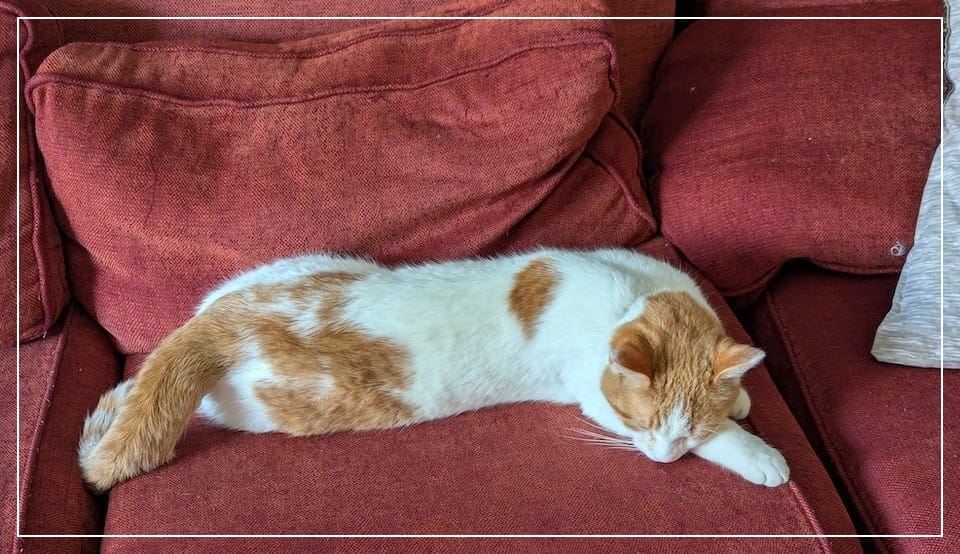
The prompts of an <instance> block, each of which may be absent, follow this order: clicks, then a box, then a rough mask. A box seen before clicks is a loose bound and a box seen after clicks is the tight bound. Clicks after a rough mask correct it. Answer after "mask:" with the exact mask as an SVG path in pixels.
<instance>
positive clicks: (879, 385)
mask: <svg viewBox="0 0 960 554" xmlns="http://www.w3.org/2000/svg"><path fill="white" fill-rule="evenodd" d="M895 285H896V277H895V276H874V277H859V276H849V275H842V274H837V273H831V272H828V271H824V270H822V269H818V268H814V267H810V266H796V267H794V266H791V267H790V268H789V269H787V270H785V271H784V274H783V275H782V276H781V277H779V278H778V279H777V280H776V281H775V282H774V283H773V284H772V285H771V286H770V289H769V290H768V291H767V293H765V295H764V297H763V301H762V302H761V303H760V304H759V305H758V306H757V307H756V308H755V310H754V313H753V314H752V315H751V318H750V319H751V320H752V321H751V323H750V324H749V325H750V327H752V328H753V331H754V335H755V336H756V337H757V340H758V341H759V342H760V344H761V345H762V346H763V347H764V348H765V349H766V350H767V352H768V356H767V365H768V366H769V367H770V370H771V372H772V373H773V374H774V376H775V378H776V379H777V381H778V384H779V385H781V386H780V388H781V390H784V391H785V394H787V399H788V401H789V402H790V403H791V407H792V408H793V409H794V410H795V411H796V412H801V413H802V412H806V416H801V421H804V420H806V421H807V425H806V427H807V429H806V430H807V431H808V432H809V434H810V435H811V436H812V437H814V440H815V441H816V442H820V443H821V444H822V446H823V451H824V453H825V454H826V455H827V456H828V459H829V460H830V461H831V463H832V466H833V467H834V468H835V471H836V474H837V476H838V481H839V482H840V483H841V484H842V485H843V486H844V487H845V492H846V494H848V495H849V497H850V499H851V504H852V505H853V507H854V508H855V510H856V513H857V514H858V517H859V518H861V519H862V524H863V527H864V528H863V529H862V531H863V532H866V533H872V534H893V535H910V534H938V533H939V532H940V478H941V473H940V371H939V370H936V369H921V368H912V367H903V366H896V365H890V364H884V363H880V362H877V361H875V360H874V359H873V358H872V357H871V356H870V345H871V343H872V341H873V331H874V329H876V326H877V324H878V323H879V322H880V320H881V319H882V318H883V315H884V312H885V311H886V309H887V308H888V307H889V305H890V299H891V298H892V297H893V290H894V286H895ZM944 377H945V380H944V383H943V385H944V392H943V394H944V396H945V398H946V399H947V402H946V406H945V409H946V412H945V414H944V423H945V427H944V433H945V434H944V444H945V449H946V450H945V454H946V455H945V459H944V462H945V464H946V467H945V472H946V475H947V476H948V478H947V479H946V487H947V488H946V491H945V493H946V501H947V503H946V506H945V508H946V515H947V519H946V527H945V533H946V535H947V537H948V540H946V541H944V540H939V541H938V540H920V539H909V540H908V539H889V540H886V541H885V543H884V544H882V545H881V546H883V547H884V548H886V549H889V550H891V551H895V552H957V551H960V517H958V515H960V487H958V486H957V480H956V479H952V478H950V476H952V475H956V474H957V471H960V457H958V455H957V448H958V446H960V408H958V407H957V404H956V402H951V401H950V399H955V398H957V397H958V395H960V374H957V373H956V372H947V373H946V375H945V376H944ZM786 391H792V392H786Z"/></svg>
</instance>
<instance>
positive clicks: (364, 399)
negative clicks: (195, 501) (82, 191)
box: [79, 249, 789, 491]
mask: <svg viewBox="0 0 960 554" xmlns="http://www.w3.org/2000/svg"><path fill="white" fill-rule="evenodd" d="M762 358H763V352H762V351H760V350H758V349H756V348H753V347H751V346H746V345H741V344H737V343H736V342H734V341H733V340H732V339H730V338H729V337H727V336H726V334H725V333H724V331H723V328H722V326H721V324H720V321H719V319H718V318H717V316H716V315H715V314H714V312H713V311H712V310H711V309H710V307H709V305H708V304H707V301H706V299H705V298H704V296H703V294H702V293H701V292H700V290H699V289H698V288H697V286H696V285H695V284H694V282H693V280H692V279H691V278H690V277H689V276H687V275H686V274H684V273H682V272H680V271H678V270H676V269H674V268H672V267H671V266H669V265H668V264H666V263H663V262H660V261H657V260H654V259H652V258H649V257H647V256H643V255H640V254H638V253H635V252H632V251H628V250H619V249H606V250H597V251H593V252H579V251H565V250H553V249H542V250H538V251H534V252H530V253H526V254H518V255H512V256H505V257H500V258H496V259H484V260H470V261H453V262H446V263H435V264H425V265H418V266H402V267H397V268H393V269H388V268H385V267H382V266H379V265H377V264H375V263H372V262H369V261H366V260H363V259H359V258H349V257H338V256H333V255H326V254H321V255H314V256H302V257H297V258H290V259H283V260H279V261H277V262H274V263H272V264H270V265H266V266H263V267H260V268H258V269H256V270H254V271H251V272H249V273H246V274H243V275H240V276H239V277H237V278H235V279H233V280H231V281H228V282H226V283H225V284H223V285H222V286H221V287H220V288H218V289H216V290H215V291H213V292H212V293H211V294H210V295H209V296H207V297H206V298H205V299H204V300H203V302H202V303H201V304H200V306H199V308H198V310H197V314H196V315H195V316H194V317H193V318H192V319H190V320H189V321H188V322H187V323H186V324H184V325H183V326H182V327H180V328H179V329H177V330H176V331H174V332H173V333H172V334H171V335H170V336H168V337H167V338H166V339H165V340H164V341H163V342H162V343H161V344H160V345H159V346H158V347H157V349H156V350H155V351H154V352H153V353H152V354H151V355H150V356H149V357H148V358H147V360H146V361H145V362H144V364H143V367H142V369H141V370H140V372H139V373H138V374H137V375H136V376H135V377H134V378H132V379H130V380H128V381H125V382H123V383H121V384H120V385H118V386H117V387H116V388H114V389H113V390H111V391H109V392H108V393H106V394H104V396H103V397H102V398H101V399H100V403H99V405H98V406H97V409H96V411H94V413H93V414H91V415H90V416H89V417H87V420H86V422H85V424H84V428H83V434H82V437H81V440H80V447H79V458H80V467H81V469H82V471H83V476H84V478H85V479H86V481H87V482H88V483H89V485H90V486H91V488H93V489H94V490H96V491H106V490H108V489H110V488H111V487H113V486H114V485H116V484H117V483H119V482H121V481H124V480H126V479H129V478H131V477H133V476H135V475H138V474H140V473H143V472H145V471H149V470H151V469H153V468H155V467H157V466H158V465H160V464H163V463H165V462H167V461H169V460H171V459H172V458H173V456H174V446H175V445H176V443H177V441H178V440H179V439H180V436H181V435H182V434H183V432H184V429H185V427H186V425H187V422H188V421H189V419H190V418H191V416H192V415H193V414H194V413H195V412H198V411H199V413H200V414H201V415H202V416H204V417H205V418H207V419H209V420H212V421H213V422H215V423H217V424H220V425H223V426H226V427H230V428H233V429H239V430H243V431H249V432H253V433H266V432H273V431H276V432H282V433H288V434H290V435H316V434H324V433H333V432H337V431H344V430H365V429H381V428H389V427H398V426H404V425H412V424H415V423H419V422H423V421H428V420H432V419H437V418H442V417H447V416H451V415H454V414H458V413H461V412H465V411H468V410H475V409H477V408H482V407H485V406H492V405H495V404H502V403H507V402H520V401H525V400H534V401H546V402H559V403H568V404H578V405H579V406H580V408H581V410H582V411H583V413H584V414H585V415H586V416H587V417H589V418H591V419H593V420H594V421H595V422H596V423H597V424H599V426H600V427H602V428H603V429H604V430H606V431H607V432H609V433H610V434H611V435H612V436H611V437H609V438H601V439H598V440H601V441H606V442H607V443H611V444H617V445H621V446H622V445H631V446H632V447H635V448H636V449H637V450H639V451H640V452H642V453H644V454H645V455H646V456H647V457H648V458H650V459H651V460H654V461H658V462H671V461H673V460H676V459H677V458H679V457H680V456H682V455H683V454H684V453H686V452H688V451H691V452H693V453H694V454H696V455H697V456H700V457H701V458H705V459H707V460H710V461H712V462H714V463H716V464H718V465H720V466H723V467H725V468H727V469H729V470H732V471H734V472H736V473H738V474H740V475H741V476H743V477H744V478H745V479H747V480H748V481H750V482H752V483H757V484H762V485H766V486H770V487H773V486H778V485H781V484H783V483H785V482H786V481H787V479H788V475H789V470H788V468H787V464H786V461H785V460H784V458H783V456H781V455H780V453H779V452H778V451H777V450H775V449H773V448H772V447H770V446H768V445H767V444H765V443H764V442H763V441H762V440H761V439H759V438H758V437H756V436H754V435H752V434H750V433H748V432H747V431H745V430H743V429H742V428H741V427H740V426H739V425H737V424H736V423H734V421H732V420H731V418H734V419H739V418H742V417H744V416H746V414H747V412H748V411H749V409H750V399H749V397H748V396H747V394H746V392H745V391H744V390H743V389H742V388H741V387H740V377H741V376H742V375H743V374H744V372H746V371H747V370H748V369H750V368H751V367H753V366H755V365H756V364H757V363H759V362H760V360H761V359H762Z"/></svg>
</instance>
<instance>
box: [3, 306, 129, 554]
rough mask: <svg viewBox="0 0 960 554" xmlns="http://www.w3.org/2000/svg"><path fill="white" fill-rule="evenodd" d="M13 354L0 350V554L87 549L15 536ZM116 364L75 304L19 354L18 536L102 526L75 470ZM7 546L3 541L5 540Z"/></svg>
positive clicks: (82, 544) (75, 542)
mask: <svg viewBox="0 0 960 554" xmlns="http://www.w3.org/2000/svg"><path fill="white" fill-rule="evenodd" d="M15 362H16V349H15V348H13V347H4V348H2V349H0V379H2V383H0V414H3V416H2V418H3V419H2V422H3V423H2V427H3V428H2V436H3V437H4V441H3V443H2V444H3V447H2V458H3V460H2V461H3V463H2V467H3V472H4V474H3V479H2V482H3V491H2V502H3V504H2V514H0V515H2V517H0V520H2V521H3V536H2V537H0V551H2V552H15V551H17V549H18V548H19V547H21V546H23V547H25V548H26V550H27V551H36V550H44V551H46V550H50V551H60V552H64V551H78V550H83V551H90V550H91V549H95V548H96V546H97V543H98V541H97V540H95V539H92V540H91V539H70V540H66V539H56V540H54V539H50V540H45V539H44V540H40V539H24V540H22V541H17V540H16V539H15V536H14V535H15V533H14V525H15V522H16V520H17V518H16V502H15V497H16V494H15V490H16V489H15V487H16V486H17V483H16V481H15V479H14V477H15V473H14V471H15V469H14V468H15V467H16V464H17V462H16V461H15V457H16V450H15V448H16V443H15V441H14V436H15V429H16V415H17V414H16V409H15V406H16V390H17V388H16V386H15V379H16V366H15ZM119 371H120V360H119V358H118V357H117V356H116V354H115V353H114V351H113V349H112V347H111V346H110V342H109V340H108V337H107V335H106V333H104V332H103V330H102V329H100V328H99V327H98V326H97V325H96V323H94V322H93V321H92V320H91V319H90V318H89V317H88V316H86V315H85V314H83V313H82V312H80V311H79V310H77V309H76V308H75V307H74V308H70V309H68V310H67V313H66V314H65V315H64V318H63V319H62V321H61V322H59V323H58V324H57V325H56V326H55V327H54V328H53V329H52V330H51V331H50V334H49V335H48V337H47V338H45V339H42V340H37V341H34V342H30V343H27V344H24V345H23V346H22V347H21V350H20V383H19V388H20V449H21V450H20V460H19V465H20V495H21V499H22V500H21V513H20V515H21V522H22V527H21V532H22V533H24V534H89V533H98V532H100V529H102V522H103V511H102V507H101V505H100V501H99V500H98V499H97V498H96V497H94V496H93V495H92V494H90V493H89V492H88V491H87V489H86V487H85V486H84V485H83V482H82V480H81V479H80V470H79V468H78V467H77V455H76V449H77V439H78V438H79V437H80V429H81V427H82V426H83V418H84V416H85V414H86V413H88V412H89V411H91V410H92V409H93V407H94V406H96V403H97V400H98V398H99V396H100V394H102V393H103V392H104V391H106V390H107V389H108V388H109V387H111V386H113V385H114V384H115V383H116V382H117V380H118V377H119ZM8 541H9V542H8Z"/></svg>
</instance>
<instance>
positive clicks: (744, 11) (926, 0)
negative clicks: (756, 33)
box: [683, 0, 944, 17]
mask: <svg viewBox="0 0 960 554" xmlns="http://www.w3.org/2000/svg"><path fill="white" fill-rule="evenodd" d="M691 4H692V5H691V6H690V9H689V13H684V14H683V15H700V16H710V17H723V16H738V15H745V16H763V15H776V16H797V17H800V16H823V17H829V16H832V17H841V16H843V17H881V16H883V17H940V16H942V15H943V9H944V6H943V2H936V1H931V0H868V1H864V0H847V1H843V2H837V1H836V0H693V1H692V2H691Z"/></svg>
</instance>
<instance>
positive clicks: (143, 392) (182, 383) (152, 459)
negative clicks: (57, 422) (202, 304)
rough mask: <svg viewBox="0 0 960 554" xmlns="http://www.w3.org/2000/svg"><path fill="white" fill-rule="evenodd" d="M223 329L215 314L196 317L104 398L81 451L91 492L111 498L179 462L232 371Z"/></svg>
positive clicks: (92, 417)
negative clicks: (204, 408)
mask: <svg viewBox="0 0 960 554" xmlns="http://www.w3.org/2000/svg"><path fill="white" fill-rule="evenodd" d="M218 328H219V326H218V325H217V322H216V321H215V317H213V318H212V317H211V315H210V314H208V313H207V312H204V313H201V314H199V315H197V316H195V317H194V318H193V319H191V320H190V321H188V322H187V323H186V324H185V325H184V326H183V327H180V328H179V329H177V330H176V331H174V332H173V333H172V334H171V335H170V336H168V337H167V338H166V339H164V341H163V342H161V343H160V346H158V347H157V349H156V350H154V351H153V353H151V354H150V356H149V357H148V358H147V359H146V361H145V362H144V364H143V367H142V368H141V369H140V371H139V372H138V373H137V375H136V376H135V377H133V378H132V379H129V380H127V381H124V382H122V383H120V384H119V385H117V386H116V387H115V388H114V389H112V390H110V391H108V392H107V393H106V394H104V395H103V396H102V397H101V398H100V402H99V403H98V404H97V408H96V410H94V412H93V413H92V414H90V415H89V416H87V419H86V421H85V422H84V425H83V432H82V434H81V437H80V445H79V448H78V454H79V463H80V470H81V472H82V473H83V478H84V480H85V481H86V482H87V483H88V485H89V486H90V488H91V489H93V490H94V491H96V492H105V491H107V490H109V489H110V488H111V487H113V486H114V485H116V484H117V483H120V482H121V481H125V480H127V479H129V478H131V477H134V476H136V475H139V474H141V473H144V472H147V471H150V470H152V469H154V468H155V467H157V466H159V465H161V464H163V463H166V462H168V461H170V460H171V459H172V458H173V456H174V446H176V444H177V442H178V441H179V440H180V437H181V436H182V435H183V432H184V430H185V429H186V426H187V423H188V422H189V421H190V418H191V416H192V415H193V414H194V412H196V410H197V407H198V406H199V404H200V400H201V399H202V398H203V396H204V395H205V394H206V393H207V392H208V391H209V390H210V388H211V387H212V386H213V385H214V383H216V382H217V381H218V380H219V379H220V378H221V377H223V376H224V375H225V373H226V372H227V369H228V368H229V367H230V363H229V359H228V356H227V355H225V354H224V352H225V351H226V349H225V348H224V344H223V341H222V340H217V339H218V338H222V332H223V330H222V329H219V331H218ZM218 335H219V336H218Z"/></svg>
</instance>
